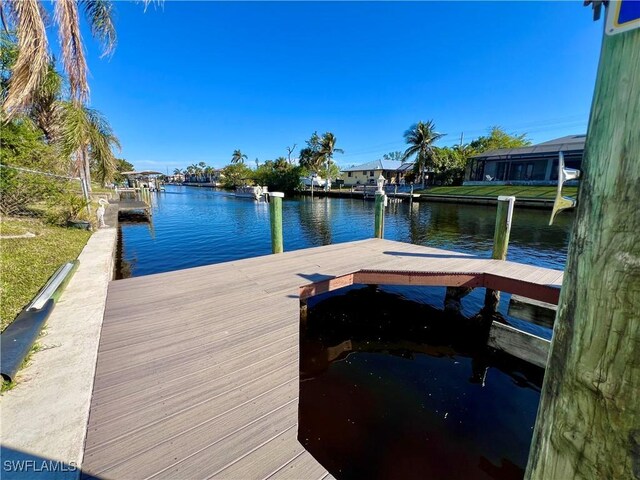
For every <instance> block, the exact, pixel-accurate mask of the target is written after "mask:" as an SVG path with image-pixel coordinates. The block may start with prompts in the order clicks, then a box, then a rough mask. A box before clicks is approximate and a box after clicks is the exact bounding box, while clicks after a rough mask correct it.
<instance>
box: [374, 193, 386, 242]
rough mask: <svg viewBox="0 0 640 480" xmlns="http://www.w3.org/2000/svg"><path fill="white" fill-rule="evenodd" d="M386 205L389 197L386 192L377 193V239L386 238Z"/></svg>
mask: <svg viewBox="0 0 640 480" xmlns="http://www.w3.org/2000/svg"><path fill="white" fill-rule="evenodd" d="M386 203H387V196H386V195H385V193H384V191H377V192H376V207H375V226H374V235H375V237H376V238H383V237H384V207H385V205H386Z"/></svg>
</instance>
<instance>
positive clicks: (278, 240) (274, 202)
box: [269, 192, 284, 253]
mask: <svg viewBox="0 0 640 480" xmlns="http://www.w3.org/2000/svg"><path fill="white" fill-rule="evenodd" d="M283 198H284V193H282V192H271V193H269V216H270V218H271V251H272V253H282V252H283V251H284V247H283V243H282V199H283Z"/></svg>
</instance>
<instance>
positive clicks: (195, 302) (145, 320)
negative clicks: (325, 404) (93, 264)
mask: <svg viewBox="0 0 640 480" xmlns="http://www.w3.org/2000/svg"><path fill="white" fill-rule="evenodd" d="M362 270H365V271H364V273H362V274H359V275H360V276H358V275H353V274H354V272H360V271H362ZM387 270H388V271H392V273H390V277H389V278H391V277H393V278H391V280H389V282H388V283H397V282H400V283H402V282H404V283H405V284H412V285H416V284H420V285H426V284H434V283H433V282H436V280H435V279H437V281H438V282H443V281H444V282H445V283H438V284H441V285H449V284H450V285H468V286H482V285H485V284H486V282H492V283H490V284H491V286H492V287H496V286H502V287H503V288H505V290H507V288H506V287H509V288H512V287H513V289H512V290H510V291H514V293H519V294H522V293H526V292H524V291H525V290H527V289H531V290H532V291H535V292H536V293H535V295H536V296H537V297H539V299H542V300H544V299H545V298H546V299H547V301H548V300H549V298H551V297H555V298H557V295H558V290H559V287H560V284H561V281H562V272H559V271H556V270H549V269H545V268H537V267H532V266H527V265H522V264H518V263H513V262H505V261H500V260H490V259H482V258H478V257H474V256H469V255H464V254H459V253H455V252H449V251H444V250H438V249H433V248H428V247H422V246H417V245H411V244H406V243H400V242H393V241H389V240H379V239H371V240H364V241H358V242H351V243H343V244H335V245H329V246H324V247H317V248H311V249H306V250H299V251H293V252H287V253H284V254H279V255H269V256H264V257H257V258H252V259H247V260H241V261H233V262H228V263H223V264H218V265H211V266H206V267H198V268H192V269H187V270H180V271H175V272H170V273H162V274H157V275H150V276H146V277H137V278H131V279H125V280H118V281H113V282H111V284H110V286H109V292H108V297H107V305H106V310H105V318H104V324H103V329H102V335H101V339H100V348H99V352H98V361H97V368H96V376H95V384H94V391H93V398H92V403H91V413H90V418H89V425H88V430H87V439H86V446H85V456H84V461H83V465H82V470H83V472H84V474H85V477H87V478H91V477H92V476H95V477H99V478H113V479H138V478H189V479H199V478H241V479H266V478H270V479H315V480H320V479H323V478H331V476H330V475H329V474H328V473H327V471H326V470H325V469H324V468H323V467H322V466H321V465H320V464H319V463H317V462H316V461H315V459H314V458H313V457H312V456H311V455H310V454H309V453H307V452H306V450H305V449H304V448H303V447H302V446H301V445H300V443H298V441H297V439H296V435H297V403H298V345H299V340H298V331H299V324H300V299H301V295H302V297H305V296H308V295H313V294H315V293H319V292H321V291H326V290H331V289H333V288H338V287H340V286H341V282H342V283H344V284H349V282H351V283H353V282H358V281H359V280H358V279H359V278H368V279H369V280H370V281H372V282H373V281H376V282H381V283H384V282H383V281H384V279H385V278H386V277H385V276H384V271H387ZM443 272H445V273H443ZM429 282H432V283H429ZM311 283H315V284H316V285H314V286H309V284H311ZM301 287H304V288H301Z"/></svg>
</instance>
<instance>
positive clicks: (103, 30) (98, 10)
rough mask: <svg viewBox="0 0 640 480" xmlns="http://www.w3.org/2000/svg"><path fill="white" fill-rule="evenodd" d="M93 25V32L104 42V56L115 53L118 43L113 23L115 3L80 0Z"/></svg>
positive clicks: (106, 0) (99, 0)
mask: <svg viewBox="0 0 640 480" xmlns="http://www.w3.org/2000/svg"><path fill="white" fill-rule="evenodd" d="M79 3H80V5H81V6H82V9H83V10H84V13H85V15H86V17H87V20H88V21H89V25H90V26H91V34H92V35H93V36H94V37H95V38H96V39H98V40H99V41H100V42H101V43H102V48H103V52H102V56H103V57H104V56H108V55H111V53H113V51H114V50H115V47H116V43H117V35H116V28H115V26H114V24H113V3H112V2H110V1H108V0H80V2H79Z"/></svg>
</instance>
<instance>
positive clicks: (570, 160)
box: [464, 135, 586, 185]
mask: <svg viewBox="0 0 640 480" xmlns="http://www.w3.org/2000/svg"><path fill="white" fill-rule="evenodd" d="M585 140H586V135H568V136H566V137H561V138H556V139H554V140H549V141H548V142H543V143H539V144H537V145H530V146H528V147H521V148H507V149H499V150H490V151H488V152H484V153H481V154H479V155H475V156H473V157H471V161H470V162H469V166H468V167H467V172H466V175H465V181H464V185H555V184H556V183H557V182H558V158H559V155H560V152H562V154H563V156H564V163H565V166H566V167H568V168H575V169H578V170H579V169H580V165H581V164H582V155H583V152H584V143H585Z"/></svg>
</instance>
